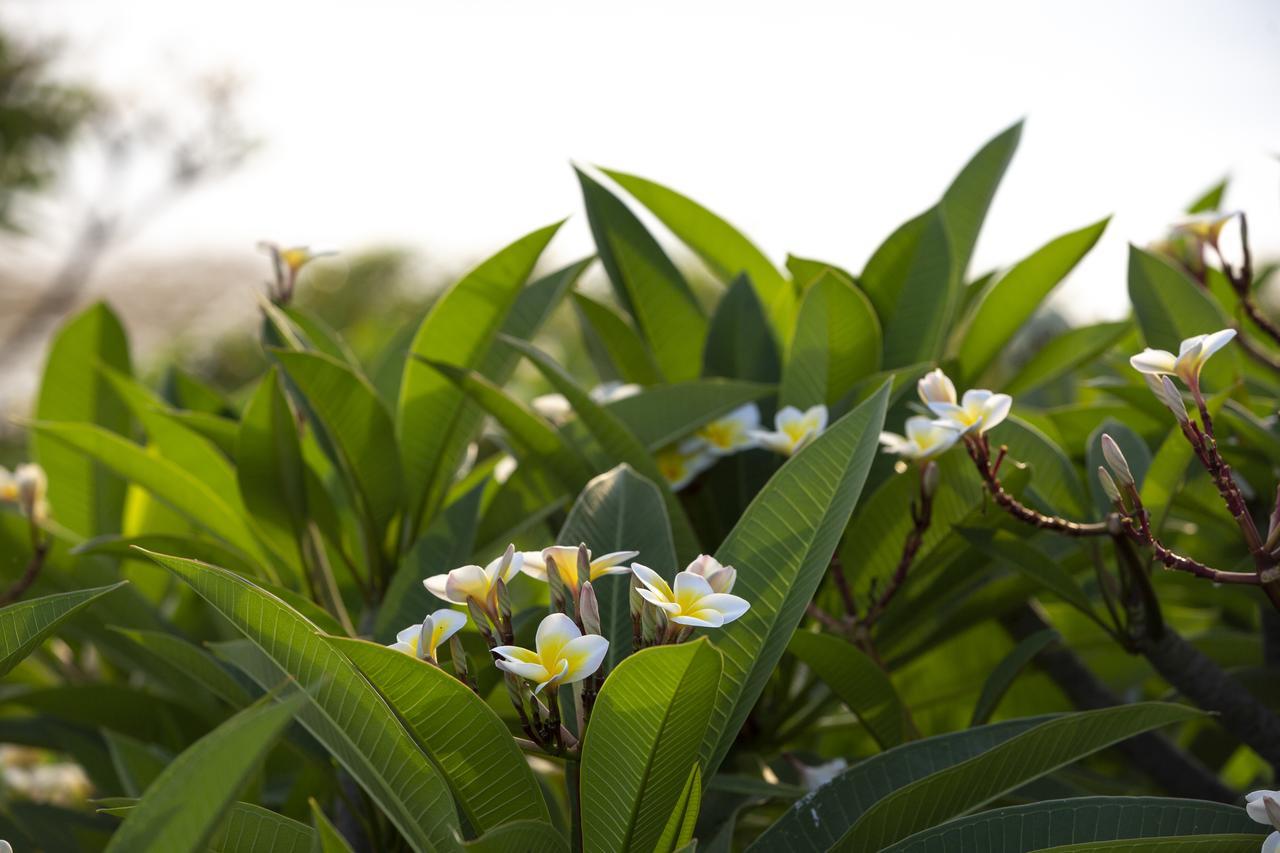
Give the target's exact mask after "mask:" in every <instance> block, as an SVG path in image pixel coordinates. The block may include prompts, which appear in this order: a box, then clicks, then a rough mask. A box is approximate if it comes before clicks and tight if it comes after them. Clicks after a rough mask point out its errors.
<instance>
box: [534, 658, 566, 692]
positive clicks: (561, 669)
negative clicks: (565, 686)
mask: <svg viewBox="0 0 1280 853" xmlns="http://www.w3.org/2000/svg"><path fill="white" fill-rule="evenodd" d="M568 669H569V662H568V661H567V660H564V659H561V661H560V664H559V666H558V667H557V668H556V670H555V672H552V671H551V670H543V671H544V672H546V673H547V678H546V680H544V681H540V682H539V683H538V686H537V687H535V688H533V693H534V695H535V696H536V695H538V694H539V693H541V692H542V688H544V687H547V686H549V685H552V684H554V685H556V686H559V685H560V680H561V679H562V678H564V674H565V672H566V671H567V670H568Z"/></svg>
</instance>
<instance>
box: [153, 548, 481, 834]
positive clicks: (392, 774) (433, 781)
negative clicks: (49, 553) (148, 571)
mask: <svg viewBox="0 0 1280 853" xmlns="http://www.w3.org/2000/svg"><path fill="white" fill-rule="evenodd" d="M147 556H149V557H151V559H153V560H155V561H156V562H157V563H159V564H160V565H161V566H164V567H165V568H167V569H169V570H170V571H171V572H173V573H174V574H175V575H176V576H177V577H179V578H181V579H182V580H184V581H186V582H187V583H189V584H190V585H191V586H192V587H193V588H194V589H195V591H196V592H197V593H199V594H200V596H201V597H202V598H204V599H205V600H206V601H208V602H209V603H210V604H212V605H213V606H214V607H216V608H217V609H218V610H219V611H220V612H221V613H222V614H223V615H224V616H226V617H227V618H228V619H229V620H231V622H232V624H234V625H235V626H236V628H238V629H239V630H240V632H241V633H242V634H244V635H245V637H247V638H248V639H249V641H250V642H251V643H252V647H253V648H254V649H256V650H257V651H258V652H259V653H260V654H261V655H263V656H265V657H266V658H268V659H269V660H270V661H271V662H272V663H273V665H274V666H275V667H277V668H278V669H279V671H281V672H283V673H285V674H286V675H288V676H292V678H293V679H295V680H296V682H297V684H298V686H299V687H300V688H301V689H303V690H306V691H308V696H309V698H310V701H309V704H308V705H307V706H305V707H304V708H303V709H302V710H301V711H300V712H299V714H298V719H299V721H301V722H302V724H303V725H304V726H306V728H307V729H308V730H309V731H310V732H311V733H312V734H313V735H315V736H316V738H317V739H318V740H319V741H320V742H321V743H323V744H324V745H325V746H326V747H327V748H328V749H329V751H330V752H331V753H332V754H333V757H334V758H335V759H336V760H337V761H338V762H339V763H340V764H341V765H342V766H343V767H345V768H346V769H347V771H348V772H349V773H351V775H352V776H353V777H354V778H355V780H356V781H357V782H358V783H359V784H360V785H361V787H363V788H364V789H365V790H366V791H367V792H368V793H369V795H370V796H371V797H372V798H373V800H374V801H375V802H377V803H378V805H379V806H380V807H381V808H382V810H383V811H384V812H385V813H386V815H387V817H388V818H390V819H391V821H392V822H393V823H394V824H395V825H396V827H397V828H398V829H399V830H400V832H401V833H402V834H403V835H404V836H405V838H406V839H407V840H408V841H409V843H410V844H411V845H412V846H413V848H414V849H415V850H418V851H430V850H437V849H442V850H451V849H456V848H457V846H458V845H457V841H456V833H457V832H458V823H457V816H456V814H455V812H454V809H453V803H452V802H451V801H450V799H449V795H448V791H447V787H446V785H445V782H444V780H443V779H442V778H441V777H440V774H439V773H438V772H437V771H436V769H435V768H434V767H433V766H432V764H431V762H430V761H429V760H428V759H427V757H426V756H425V755H423V754H422V751H421V750H420V749H419V748H418V746H417V744H415V743H414V741H413V738H412V737H411V736H410V735H409V733H408V732H407V731H405V729H404V727H403V726H402V725H401V724H400V722H399V721H398V720H397V719H396V718H395V715H394V714H393V713H392V711H391V709H390V708H389V707H388V706H387V704H386V702H385V701H384V700H383V699H382V697H381V696H379V695H378V693H377V692H376V691H375V690H374V689H373V687H372V686H370V684H369V683H368V682H367V681H366V680H365V679H364V678H363V676H361V675H360V673H359V672H358V671H357V670H356V669H355V666H354V665H353V664H352V663H351V662H350V661H349V660H347V658H346V657H344V656H343V655H342V654H341V653H339V652H338V651H337V650H336V649H334V648H332V647H331V646H329V645H328V644H327V643H324V642H322V641H320V640H318V639H317V637H316V628H315V626H314V625H313V624H312V623H310V622H309V621H307V620H306V619H304V618H303V617H302V616H300V615H299V614H298V613H297V612H296V611H294V610H293V609H291V608H290V607H288V606H287V605H285V604H284V603H283V602H282V601H280V600H279V599H278V598H276V597H274V596H272V595H270V594H268V593H266V592H264V591H262V590H261V589H259V588H258V587H256V586H254V585H253V584H251V583H249V582H248V581H246V580H244V579H243V578H240V577H239V576H238V575H235V574H232V573H231V572H228V571H227V570H225V569H220V568H218V567H216V566H209V565H204V564H201V563H197V562H194V561H191V560H183V559H179V558H177V557H168V556H165V555H163V554H152V553H150V552H147ZM256 674H258V675H263V674H264V673H261V672H259V673H256ZM275 675H276V674H271V677H270V678H266V679H264V680H266V681H267V682H268V686H270V685H272V684H275V683H276V682H277V679H276V677H275ZM311 691H314V692H311Z"/></svg>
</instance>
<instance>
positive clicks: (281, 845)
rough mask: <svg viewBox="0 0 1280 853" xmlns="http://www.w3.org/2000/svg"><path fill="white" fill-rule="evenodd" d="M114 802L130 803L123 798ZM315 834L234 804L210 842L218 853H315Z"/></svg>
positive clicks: (115, 809) (114, 810) (121, 808)
mask: <svg viewBox="0 0 1280 853" xmlns="http://www.w3.org/2000/svg"><path fill="white" fill-rule="evenodd" d="M112 802H113V803H119V802H127V801H122V800H120V799H115V800H112ZM135 807H136V804H128V805H113V806H111V807H108V808H99V809H98V811H99V812H101V813H102V814H109V815H118V816H121V817H123V816H125V815H128V814H129V812H131V811H133V809H134V808H135ZM314 839H315V831H314V830H313V829H312V828H311V827H309V826H307V825H306V824H305V823H299V822H298V821H296V820H291V819H290V818H287V817H285V816H284V815H280V814H276V813H275V812H273V811H268V810H267V809H264V808H262V807H261V806H255V805H252V804H250V803H232V804H231V808H230V809H228V810H227V812H226V816H225V817H224V818H223V819H222V823H221V825H219V826H218V828H217V829H216V830H215V831H214V833H213V837H212V838H211V839H210V840H209V845H208V849H209V850H212V851H215V853H311V847H312V844H313V843H314Z"/></svg>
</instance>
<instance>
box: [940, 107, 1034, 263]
mask: <svg viewBox="0 0 1280 853" xmlns="http://www.w3.org/2000/svg"><path fill="white" fill-rule="evenodd" d="M1021 138H1022V122H1021V121H1019V122H1018V123H1017V124H1014V125H1013V126H1011V127H1009V128H1007V129H1006V130H1004V131H1002V132H1001V133H1000V134H999V135H998V136H996V137H995V138H994V139H992V140H991V141H990V142H988V143H987V144H986V145H984V146H982V148H981V149H980V150H979V151H978V153H977V154H975V155H973V159H972V160H970V161H969V162H968V163H966V164H965V167H964V168H963V169H961V170H960V174H958V175H956V178H955V180H954V181H952V182H951V186H949V187H947V191H946V192H945V193H943V195H942V202H941V204H940V207H941V209H942V214H943V217H944V218H945V219H946V223H947V233H948V235H949V238H950V239H949V241H948V242H949V243H950V245H951V252H952V255H953V258H952V264H951V265H952V268H953V269H954V270H955V273H956V278H957V280H958V281H964V278H965V276H966V274H967V273H968V270H969V259H970V258H971V257H973V248H974V246H975V245H977V242H978V232H979V231H981V230H982V223H983V222H984V221H985V220H986V218H987V210H988V209H990V207H991V200H992V199H993V198H994V197H995V194H996V188H997V187H999V186H1000V179H1001V178H1003V177H1004V172H1005V169H1007V168H1008V167H1009V161H1010V160H1012V159H1013V153H1014V152H1015V151H1017V150H1018V141H1019V140H1020V139H1021Z"/></svg>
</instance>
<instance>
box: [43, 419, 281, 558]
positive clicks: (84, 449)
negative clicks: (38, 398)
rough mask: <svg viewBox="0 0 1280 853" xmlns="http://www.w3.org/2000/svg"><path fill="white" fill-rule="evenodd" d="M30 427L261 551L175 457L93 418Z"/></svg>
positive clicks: (234, 541)
mask: <svg viewBox="0 0 1280 853" xmlns="http://www.w3.org/2000/svg"><path fill="white" fill-rule="evenodd" d="M30 427H31V430H32V431H33V432H35V433H37V434H39V435H42V436H45V437H47V438H50V439H55V440H57V441H60V442H63V443H65V444H66V445H67V446H69V447H72V448H75V449H76V450H77V451H78V452H80V453H83V454H84V455H86V456H89V457H90V458H93V459H96V460H98V461H100V462H102V463H103V464H104V465H105V466H107V467H108V468H110V469H111V470H113V471H115V472H116V473H118V474H119V475H121V476H122V477H125V478H126V479H128V480H131V481H133V482H135V483H137V484H138V485H139V486H141V487H142V488H144V489H146V490H147V491H148V492H150V493H151V494H153V495H154V496H155V497H156V498H158V499H160V500H161V501H163V502H164V503H166V504H168V505H169V506H170V507H172V508H173V509H175V510H177V511H178V512H180V513H182V514H183V515H185V516H186V517H187V518H189V519H191V520H192V521H193V522H195V523H196V524H197V525H199V526H200V527H203V528H204V529H206V530H208V531H209V532H211V533H214V534H216V535H218V536H220V537H222V538H223V539H224V540H225V541H226V542H227V543H228V544H230V545H234V546H235V547H237V548H239V549H240V550H241V551H243V552H244V553H245V554H255V553H261V549H260V546H259V545H258V541H257V539H255V538H254V536H253V533H252V532H251V531H250V530H249V528H248V527H247V526H246V522H245V519H244V517H243V516H242V515H241V514H240V513H238V512H236V511H235V510H234V509H233V508H232V507H231V506H230V505H229V504H228V503H227V501H226V500H225V499H224V498H223V497H222V495H220V494H218V492H217V491H215V490H214V489H213V488H211V487H210V486H209V485H208V484H207V483H205V481H204V480H202V479H201V478H200V477H199V476H197V475H195V474H193V473H191V472H189V471H187V470H186V469H185V468H183V467H182V466H180V465H178V464H177V463H175V462H172V461H170V460H168V459H166V458H164V457H162V456H157V455H155V454H153V453H149V452H147V450H146V449H145V448H142V447H139V446H138V445H137V444H134V443H133V442H132V441H129V440H128V439H126V438H122V437H121V436H119V435H116V434H115V433H113V432H109V431H108V430H106V429H104V428H102V427H99V426H95V425H93V424H86V423H45V422H37V423H33V424H31V425H30ZM54 511H55V512H57V508H56V507H55V510H54ZM263 568H266V566H265V565H264V566H263Z"/></svg>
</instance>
